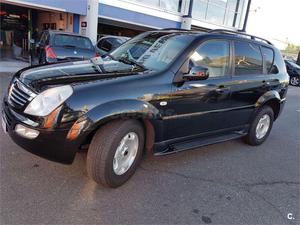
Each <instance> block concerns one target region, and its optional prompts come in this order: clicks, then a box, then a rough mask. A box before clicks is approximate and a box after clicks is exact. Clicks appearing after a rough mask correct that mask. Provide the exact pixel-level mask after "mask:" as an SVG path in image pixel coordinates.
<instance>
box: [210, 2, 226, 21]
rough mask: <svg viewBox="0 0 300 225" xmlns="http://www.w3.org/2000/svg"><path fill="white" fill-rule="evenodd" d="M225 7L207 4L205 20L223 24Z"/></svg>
mask: <svg viewBox="0 0 300 225" xmlns="http://www.w3.org/2000/svg"><path fill="white" fill-rule="evenodd" d="M224 15H225V8H223V7H219V6H216V5H213V4H209V5H208V8H207V15H206V20H207V21H209V22H212V23H215V24H223V22H224Z"/></svg>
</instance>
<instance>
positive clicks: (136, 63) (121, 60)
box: [107, 54, 147, 70]
mask: <svg viewBox="0 0 300 225" xmlns="http://www.w3.org/2000/svg"><path fill="white" fill-rule="evenodd" d="M107 56H108V57H110V58H111V59H112V60H114V61H119V62H122V63H125V64H129V65H134V66H136V67H139V68H140V69H142V70H147V68H146V67H145V66H144V65H142V64H141V63H138V62H136V61H134V60H131V59H129V58H127V57H121V58H119V59H116V58H115V57H113V56H112V55H111V54H107Z"/></svg>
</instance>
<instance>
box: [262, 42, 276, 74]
mask: <svg viewBox="0 0 300 225" xmlns="http://www.w3.org/2000/svg"><path fill="white" fill-rule="evenodd" d="M261 51H262V54H263V55H264V59H265V66H266V70H267V72H268V73H270V72H271V69H272V65H273V60H274V52H273V50H272V49H270V48H266V47H262V48H261Z"/></svg>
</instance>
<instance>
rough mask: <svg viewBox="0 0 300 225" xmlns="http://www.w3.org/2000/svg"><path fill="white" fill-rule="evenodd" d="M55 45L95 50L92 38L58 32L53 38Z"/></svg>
mask: <svg viewBox="0 0 300 225" xmlns="http://www.w3.org/2000/svg"><path fill="white" fill-rule="evenodd" d="M53 44H54V46H61V47H75V48H83V49H90V50H93V48H94V47H93V45H92V42H91V41H90V39H88V38H86V37H81V36H74V35H66V34H56V35H55V36H54V40H53Z"/></svg>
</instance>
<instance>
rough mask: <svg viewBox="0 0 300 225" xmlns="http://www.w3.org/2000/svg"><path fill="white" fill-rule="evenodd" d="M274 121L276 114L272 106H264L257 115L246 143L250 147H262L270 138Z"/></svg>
mask: <svg viewBox="0 0 300 225" xmlns="http://www.w3.org/2000/svg"><path fill="white" fill-rule="evenodd" d="M273 121H274V112H273V109H272V108H271V107H270V106H263V107H262V108H261V109H260V110H259V111H258V112H257V114H256V116H255V118H254V120H253V121H252V124H251V125H250V129H249V133H248V134H247V136H246V137H245V142H246V143H248V144H250V145H260V144H262V143H263V142H264V141H265V140H266V139H267V138H268V136H269V134H270V132H271V129H272V126H273Z"/></svg>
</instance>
